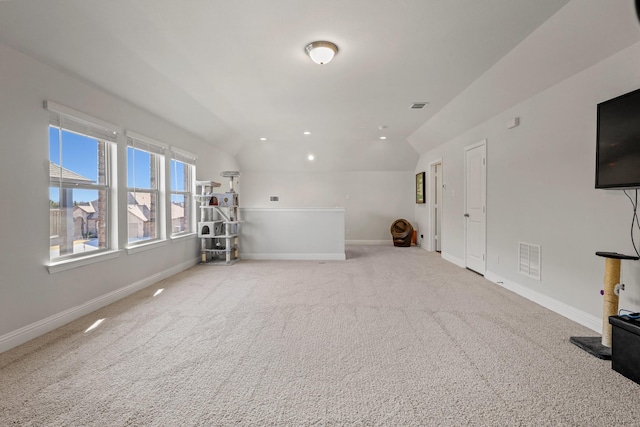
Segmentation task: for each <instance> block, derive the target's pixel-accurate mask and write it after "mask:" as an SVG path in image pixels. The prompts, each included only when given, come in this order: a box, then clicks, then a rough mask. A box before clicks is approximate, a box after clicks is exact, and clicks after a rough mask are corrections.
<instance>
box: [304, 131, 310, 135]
mask: <svg viewBox="0 0 640 427" xmlns="http://www.w3.org/2000/svg"><path fill="white" fill-rule="evenodd" d="M302 133H304V134H305V135H311V132H309V131H308V130H305V131H304V132H302Z"/></svg>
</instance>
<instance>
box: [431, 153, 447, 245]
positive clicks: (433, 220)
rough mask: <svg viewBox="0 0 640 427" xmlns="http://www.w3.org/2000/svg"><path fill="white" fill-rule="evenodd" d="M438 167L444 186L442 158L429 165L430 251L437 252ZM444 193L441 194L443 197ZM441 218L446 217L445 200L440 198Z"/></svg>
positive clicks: (440, 236)
mask: <svg viewBox="0 0 640 427" xmlns="http://www.w3.org/2000/svg"><path fill="white" fill-rule="evenodd" d="M436 165H440V185H441V186H442V182H443V178H442V177H443V176H444V162H443V161H442V158H439V159H436V160H434V161H433V162H431V163H429V191H428V194H429V236H428V237H429V245H428V248H427V249H428V250H430V251H432V252H435V251H436V250H437V249H438V248H437V247H436V243H435V240H436V230H435V228H436V207H435V201H436V195H435V188H434V187H435V183H434V180H435V173H436ZM443 193H444V191H442V192H441V195H442V194H443ZM439 207H440V218H443V217H444V214H443V213H444V210H443V209H444V203H443V198H442V197H440V206H439ZM438 237H439V238H440V250H441V251H442V221H441V222H440V235H439V236H438Z"/></svg>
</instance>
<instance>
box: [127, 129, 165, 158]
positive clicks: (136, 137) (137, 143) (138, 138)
mask: <svg viewBox="0 0 640 427" xmlns="http://www.w3.org/2000/svg"><path fill="white" fill-rule="evenodd" d="M125 136H126V137H127V145H128V146H129V147H133V148H135V149H137V150H142V151H146V152H148V153H153V154H160V155H164V152H165V150H166V149H167V145H166V144H163V143H162V142H160V141H156V140H155V139H153V138H149V137H147V136H144V135H140V134H138V133H135V132H132V131H130V130H127V131H125Z"/></svg>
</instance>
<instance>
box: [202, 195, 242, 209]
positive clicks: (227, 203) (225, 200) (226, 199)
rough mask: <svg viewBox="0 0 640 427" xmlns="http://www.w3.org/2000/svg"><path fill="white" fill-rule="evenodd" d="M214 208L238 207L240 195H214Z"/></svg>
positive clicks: (212, 198) (212, 203)
mask: <svg viewBox="0 0 640 427" xmlns="http://www.w3.org/2000/svg"><path fill="white" fill-rule="evenodd" d="M209 203H210V204H211V205H212V206H223V207H231V206H238V194H237V193H219V194H212V195H211V201H210V202H209Z"/></svg>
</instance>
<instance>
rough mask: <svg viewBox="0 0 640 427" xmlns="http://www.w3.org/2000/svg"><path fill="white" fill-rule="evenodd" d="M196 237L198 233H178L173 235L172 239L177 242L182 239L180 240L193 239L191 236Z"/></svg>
mask: <svg viewBox="0 0 640 427" xmlns="http://www.w3.org/2000/svg"><path fill="white" fill-rule="evenodd" d="M195 237H196V233H184V234H176V235H174V236H171V241H173V242H177V241H180V240H187V239H191V238H195Z"/></svg>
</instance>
